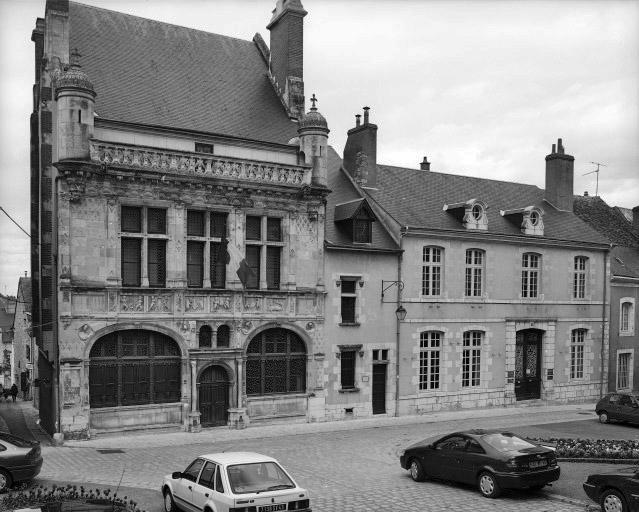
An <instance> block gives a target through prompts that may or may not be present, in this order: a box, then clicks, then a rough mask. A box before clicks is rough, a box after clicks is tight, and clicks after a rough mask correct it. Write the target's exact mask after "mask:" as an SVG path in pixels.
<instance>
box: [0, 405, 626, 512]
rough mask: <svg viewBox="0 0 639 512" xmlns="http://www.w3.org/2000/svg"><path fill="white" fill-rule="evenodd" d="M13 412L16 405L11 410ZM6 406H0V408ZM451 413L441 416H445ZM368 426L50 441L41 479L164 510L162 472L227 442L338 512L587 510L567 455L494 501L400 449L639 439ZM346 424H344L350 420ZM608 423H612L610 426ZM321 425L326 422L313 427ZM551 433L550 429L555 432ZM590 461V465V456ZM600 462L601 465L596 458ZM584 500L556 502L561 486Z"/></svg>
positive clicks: (558, 420)
mask: <svg viewBox="0 0 639 512" xmlns="http://www.w3.org/2000/svg"><path fill="white" fill-rule="evenodd" d="M14 411H15V410H14ZM2 412H3V409H0V414H1V413H2ZM442 418H444V417H442ZM367 425H368V426H369V428H353V429H347V430H340V431H321V429H322V428H326V427H325V426H319V425H318V426H317V427H311V426H308V425H306V426H301V427H300V428H299V429H298V430H297V431H296V430H295V429H294V428H290V427H282V428H281V429H280V432H279V433H278V430H277V428H267V427H253V428H250V429H247V430H245V431H242V432H238V431H229V430H228V429H211V430H209V431H207V432H203V433H202V434H193V435H188V434H179V433H175V434H161V433H159V434H156V435H141V436H127V437H126V438H123V437H111V438H104V439H102V440H99V441H98V440H95V441H89V442H86V443H80V442H77V443H69V444H70V445H67V446H62V447H53V446H50V447H46V446H45V447H44V448H43V454H44V459H45V462H44V465H43V468H42V473H41V474H40V476H39V478H38V482H39V483H49V482H56V483H61V482H71V483H77V484H85V486H86V485H88V484H90V485H91V486H92V487H96V486H109V487H110V488H111V489H112V490H113V489H115V487H117V485H118V483H119V482H120V481H121V488H120V491H119V493H118V494H120V495H127V496H134V499H136V500H137V501H138V502H139V503H140V505H141V506H142V508H144V509H145V510H147V511H148V512H160V511H161V509H162V506H161V504H162V502H161V496H160V493H159V490H158V487H159V484H160V482H161V479H162V476H163V475H164V474H166V473H170V472H171V471H174V470H181V469H183V468H184V467H186V465H187V464H188V463H189V462H190V461H191V460H192V459H193V458H194V457H196V456H197V455H199V454H202V453H210V452H215V451H224V450H249V451H257V452H262V453H267V454H269V455H273V456H275V457H276V458H278V459H279V460H280V461H281V462H282V463H283V464H284V465H285V466H286V467H287V468H288V469H290V471H291V472H292V474H293V475H294V476H295V477H296V479H297V480H298V483H299V484H300V485H302V486H304V487H306V488H308V489H309V490H310V491H311V495H312V501H313V509H314V510H315V511H316V512H320V511H321V512H333V511H346V512H349V511H353V512H355V511H378V510H379V511H382V510H383V511H385V512H387V511H395V510H402V511H429V510H437V511H447V510H455V511H459V510H473V511H476V512H482V511H487V512H488V511H490V512H499V511H503V512H518V511H526V512H531V511H539V512H543V511H548V512H551V511H553V512H564V511H565V512H573V511H584V510H585V509H586V508H587V506H586V503H587V498H586V497H585V495H584V494H583V491H582V490H581V482H583V478H584V474H586V473H587V472H589V470H588V469H587V466H584V465H577V464H566V463H564V464H562V471H563V475H562V478H561V479H560V481H559V482H558V483H557V484H555V485H554V486H553V487H552V488H547V489H546V490H543V491H540V492H537V493H523V492H510V493H506V494H505V495H504V496H503V497H502V498H500V499H499V500H488V499H485V498H482V497H481V496H479V494H478V493H477V491H476V490H474V489H472V488H469V487H463V486H459V485H454V484H448V483H445V482H425V483H415V482H413V481H412V480H411V479H410V478H409V476H408V474H407V473H406V472H405V471H404V470H402V469H401V468H400V466H399V463H398V458H397V451H398V449H400V448H402V447H405V446H407V445H409V444H411V443H413V442H415V441H417V440H420V439H422V438H424V437H428V436H430V435H434V434H436V433H443V432H448V431H452V430H456V429H462V428H470V427H485V428H492V427H505V428H509V429H511V430H514V431H516V432H518V433H522V434H526V435H535V437H560V434H563V433H569V435H570V436H573V437H574V436H575V433H580V434H582V435H581V437H585V435H583V434H584V433H586V432H591V434H590V435H589V437H594V438H603V437H607V434H609V433H611V432H613V429H614V434H611V435H613V436H614V437H620V438H634V437H636V435H633V434H636V433H637V430H632V429H629V428H628V427H626V426H622V425H605V426H603V425H599V424H598V423H597V422H596V419H595V417H594V414H591V413H588V412H584V411H574V410H572V411H567V412H557V411H553V412H551V413H549V412H545V413H541V414H540V413H539V412H538V411H535V410H531V411H530V413H527V414H521V413H519V414H517V415H514V416H509V415H503V414H502V415H491V416H489V417H485V416H484V417H475V418H464V417H463V415H457V416H456V417H454V418H453V417H450V418H448V419H446V418H444V419H441V418H440V420H439V421H433V422H426V421H423V420H422V422H415V423H403V424H392V423H390V422H386V424H384V422H383V421H382V422H380V426H379V427H377V428H375V427H374V425H375V423H373V422H369V423H367ZM344 426H345V425H340V427H344ZM609 427H610V429H609ZM312 428H315V429H316V430H317V429H319V430H320V431H309V429H312ZM551 434H552V435H551ZM588 466H593V465H588ZM597 469H599V466H597ZM558 494H561V495H564V496H568V497H570V496H573V497H574V498H577V499H578V500H580V501H581V504H579V503H578V502H577V501H573V502H566V501H558V500H557V499H555V498H554V496H555V495H558Z"/></svg>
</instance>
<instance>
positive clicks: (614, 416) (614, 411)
mask: <svg viewBox="0 0 639 512" xmlns="http://www.w3.org/2000/svg"><path fill="white" fill-rule="evenodd" d="M620 398H621V397H620V395H618V394H616V393H612V394H611V395H610V396H609V397H608V403H607V404H606V406H605V409H606V411H607V412H608V418H609V419H611V420H618V419H619V399H620Z"/></svg>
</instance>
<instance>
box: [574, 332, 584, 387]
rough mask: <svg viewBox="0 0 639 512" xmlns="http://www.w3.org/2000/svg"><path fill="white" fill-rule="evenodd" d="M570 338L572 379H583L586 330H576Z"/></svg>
mask: <svg viewBox="0 0 639 512" xmlns="http://www.w3.org/2000/svg"><path fill="white" fill-rule="evenodd" d="M570 336H571V338H570V378H571V379H583V376H584V344H585V341H586V330H585V329H575V330H573V331H572V333H571V335H570Z"/></svg>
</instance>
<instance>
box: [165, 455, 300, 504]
mask: <svg viewBox="0 0 639 512" xmlns="http://www.w3.org/2000/svg"><path fill="white" fill-rule="evenodd" d="M162 495H163V496H164V510H165V511H166V512H177V510H178V509H180V510H183V511H185V512H201V511H203V510H215V511H216V512H275V511H278V510H287V511H288V510H295V511H296V512H311V507H310V499H309V494H308V491H306V489H302V488H301V487H299V486H298V485H297V484H296V483H295V481H294V480H293V478H292V477H291V476H290V475H289V474H288V473H287V472H286V470H285V469H284V468H282V466H280V464H279V463H278V462H277V460H275V459H273V458H271V457H268V456H266V455H260V454H259V453H249V452H226V453H211V454H208V455H201V456H200V457H198V458H197V459H195V460H194V461H193V462H192V463H191V464H189V466H188V467H187V468H186V469H185V470H184V471H176V472H174V473H172V474H171V475H167V476H165V477H164V482H163V483H162ZM176 507H177V508H176Z"/></svg>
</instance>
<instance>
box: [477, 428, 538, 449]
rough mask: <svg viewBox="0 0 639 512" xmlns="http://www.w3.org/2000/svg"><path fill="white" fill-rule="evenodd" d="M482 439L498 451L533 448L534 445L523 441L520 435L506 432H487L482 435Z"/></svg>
mask: <svg viewBox="0 0 639 512" xmlns="http://www.w3.org/2000/svg"><path fill="white" fill-rule="evenodd" d="M482 439H483V440H484V441H485V442H486V443H488V444H489V445H490V446H492V447H493V448H495V449H496V450H499V451H500V452H513V451H518V450H524V449H526V448H534V447H535V446H536V445H534V444H532V443H529V442H528V441H524V440H523V439H522V438H520V437H517V436H515V435H513V434H508V433H501V434H487V435H485V436H483V437H482Z"/></svg>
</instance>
